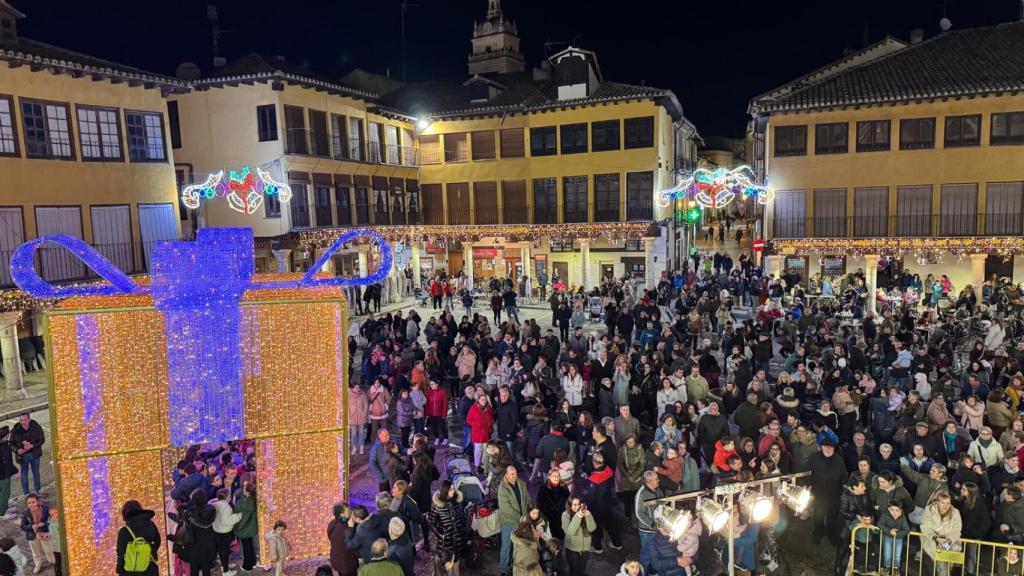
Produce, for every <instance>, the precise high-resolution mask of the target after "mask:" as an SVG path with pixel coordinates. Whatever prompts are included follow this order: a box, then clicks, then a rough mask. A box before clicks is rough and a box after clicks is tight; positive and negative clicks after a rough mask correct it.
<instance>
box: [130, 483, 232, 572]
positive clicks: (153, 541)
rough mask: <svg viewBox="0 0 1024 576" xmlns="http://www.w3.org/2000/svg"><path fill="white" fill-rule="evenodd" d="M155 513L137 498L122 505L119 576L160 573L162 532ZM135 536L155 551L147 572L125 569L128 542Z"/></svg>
mask: <svg viewBox="0 0 1024 576" xmlns="http://www.w3.org/2000/svg"><path fill="white" fill-rule="evenodd" d="M212 509H213V508H212V507H211V510H212ZM155 515H156V513H155V512H153V511H152V510H145V509H143V508H142V504H139V503H138V502H137V501H135V500H129V501H127V502H125V503H124V506H122V507H121V518H122V519H123V520H124V526H122V527H121V529H120V530H118V532H117V574H118V576H129V575H134V574H146V575H147V576H157V575H158V574H159V573H160V568H159V566H158V565H157V561H156V558H157V557H158V554H157V550H159V548H160V532H159V531H158V530H157V529H156V524H154V523H153V517H154V516H155ZM135 538H142V539H143V540H145V541H146V542H149V546H150V548H151V549H152V552H153V559H152V560H151V561H150V563H149V566H148V567H146V571H145V572H128V571H126V570H125V569H124V554H125V550H127V549H128V543H129V542H131V541H132V540H134V539H135Z"/></svg>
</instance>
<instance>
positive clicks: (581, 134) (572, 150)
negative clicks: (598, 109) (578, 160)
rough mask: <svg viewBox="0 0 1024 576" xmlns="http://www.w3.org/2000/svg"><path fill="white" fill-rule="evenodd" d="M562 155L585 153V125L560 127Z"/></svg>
mask: <svg viewBox="0 0 1024 576" xmlns="http://www.w3.org/2000/svg"><path fill="white" fill-rule="evenodd" d="M561 128H562V154H579V153H582V152H586V151H587V125H586V124H563V125H562V127H561Z"/></svg>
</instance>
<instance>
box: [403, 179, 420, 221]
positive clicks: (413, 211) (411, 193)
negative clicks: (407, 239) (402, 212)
mask: <svg viewBox="0 0 1024 576" xmlns="http://www.w3.org/2000/svg"><path fill="white" fill-rule="evenodd" d="M408 183H409V184H408V186H407V187H406V197H407V199H408V203H409V224H421V223H422V222H421V221H420V191H419V183H418V182H416V181H415V180H408Z"/></svg>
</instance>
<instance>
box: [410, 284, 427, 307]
mask: <svg viewBox="0 0 1024 576" xmlns="http://www.w3.org/2000/svg"><path fill="white" fill-rule="evenodd" d="M412 294H413V296H415V297H416V305H417V306H426V305H427V300H429V299H430V297H429V296H427V293H426V292H424V291H423V288H413V290H412Z"/></svg>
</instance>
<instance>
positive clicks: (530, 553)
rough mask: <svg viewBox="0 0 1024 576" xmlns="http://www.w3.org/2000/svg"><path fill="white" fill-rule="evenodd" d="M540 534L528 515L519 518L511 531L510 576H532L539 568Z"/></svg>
mask: <svg viewBox="0 0 1024 576" xmlns="http://www.w3.org/2000/svg"><path fill="white" fill-rule="evenodd" d="M539 540H540V534H538V533H537V530H536V529H535V528H534V525H533V521H531V520H530V517H529V516H523V517H522V518H520V519H519V525H518V526H516V529H515V531H514V532H512V550H513V552H512V576H532V575H533V574H536V573H538V572H539V570H540V547H539V545H538V541H539Z"/></svg>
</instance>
